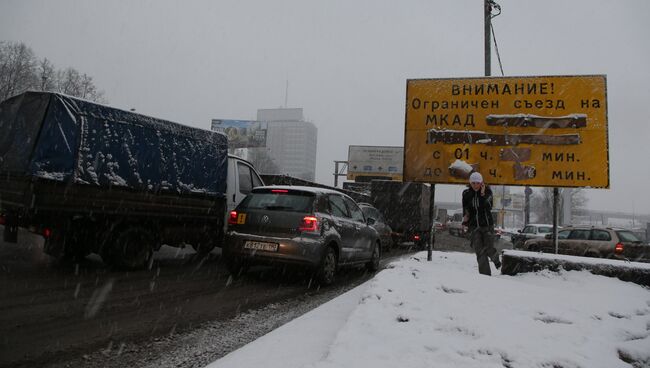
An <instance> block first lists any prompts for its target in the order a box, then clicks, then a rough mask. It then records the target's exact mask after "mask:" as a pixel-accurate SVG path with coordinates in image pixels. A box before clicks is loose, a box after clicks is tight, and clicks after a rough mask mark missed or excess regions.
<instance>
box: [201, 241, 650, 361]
mask: <svg viewBox="0 0 650 368" xmlns="http://www.w3.org/2000/svg"><path fill="white" fill-rule="evenodd" d="M626 362H632V363H633V365H630V364H628V363H626ZM255 366H257V367H265V368H274V367H278V368H280V367H282V368H291V367H309V368H320V367H372V368H382V367H391V368H392V367H481V368H485V367H499V368H503V367H511V368H515V367H564V368H569V367H570V368H574V367H575V368H577V367H584V368H592V367H607V368H613V367H628V368H629V367H631V366H634V367H650V289H648V288H644V287H642V286H639V285H636V284H633V283H629V282H623V281H619V280H618V279H613V278H607V277H603V276H595V275H592V274H590V273H589V272H587V271H580V272H578V271H569V272H567V271H563V272H559V273H556V272H550V271H541V272H538V273H530V274H521V275H518V276H514V277H511V276H504V275H495V276H492V277H487V276H481V275H479V274H478V271H477V266H476V260H475V257H474V255H472V254H467V253H442V252H434V253H433V261H432V262H427V261H426V252H423V253H418V254H416V255H415V256H411V257H408V258H405V259H402V260H399V261H396V262H394V263H393V264H392V265H391V266H390V267H389V268H388V269H386V270H383V271H381V272H379V273H378V274H377V275H376V277H375V278H374V279H373V280H371V281H369V282H367V283H365V284H363V285H361V286H359V287H357V288H356V289H353V290H351V291H349V292H348V293H346V294H344V295H342V296H340V297H338V298H336V299H334V300H332V301H330V302H328V303H326V304H324V305H322V306H321V307H319V308H317V309H315V310H313V311H311V312H309V313H307V314H305V315H303V316H301V317H299V318H297V319H295V320H293V321H292V322H290V323H288V324H286V325H284V326H282V327H280V328H278V329H276V330H274V331H273V332H271V333H269V334H267V335H265V336H263V337H261V338H259V339H258V340H256V341H254V342H252V343H250V344H248V345H246V346H244V347H242V348H241V349H239V350H236V351H234V352H232V353H231V354H229V355H227V356H225V357H223V358H222V359H220V360H218V361H216V362H214V363H213V364H211V365H210V366H209V367H211V368H217V367H221V368H225V367H238V368H239V367H255Z"/></svg>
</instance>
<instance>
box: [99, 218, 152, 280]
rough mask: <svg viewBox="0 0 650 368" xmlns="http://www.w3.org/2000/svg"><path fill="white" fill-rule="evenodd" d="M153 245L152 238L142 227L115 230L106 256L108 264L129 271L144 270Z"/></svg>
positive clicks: (149, 258)
mask: <svg viewBox="0 0 650 368" xmlns="http://www.w3.org/2000/svg"><path fill="white" fill-rule="evenodd" d="M153 243H154V241H153V236H152V235H151V233H150V232H149V231H147V230H146V229H145V228H143V227H139V226H136V227H126V228H122V229H117V233H116V234H115V235H114V236H113V237H112V239H111V242H110V244H109V251H108V254H106V255H107V256H108V257H107V258H108V262H109V263H110V264H112V265H115V266H117V267H120V268H126V269H130V270H133V269H139V268H144V267H145V266H146V265H147V264H148V263H149V260H151V257H152V256H153V248H154V247H153ZM103 257H104V255H102V258H103Z"/></svg>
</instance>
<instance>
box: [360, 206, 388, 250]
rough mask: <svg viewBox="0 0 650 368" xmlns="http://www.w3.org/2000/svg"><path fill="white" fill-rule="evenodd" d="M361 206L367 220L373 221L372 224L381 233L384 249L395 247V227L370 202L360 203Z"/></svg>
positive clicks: (380, 238) (380, 237)
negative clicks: (392, 227)
mask: <svg viewBox="0 0 650 368" xmlns="http://www.w3.org/2000/svg"><path fill="white" fill-rule="evenodd" d="M359 208H361V211H362V212H363V215H364V216H365V217H366V220H367V221H370V222H373V224H372V225H371V226H372V227H373V228H375V230H377V233H378V234H379V240H380V241H381V248H382V250H385V251H390V250H391V248H392V247H393V229H391V227H390V225H388V224H387V223H386V219H385V218H384V215H382V214H381V212H379V210H378V209H376V208H375V207H373V206H372V205H371V204H369V203H359Z"/></svg>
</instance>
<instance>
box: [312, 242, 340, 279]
mask: <svg viewBox="0 0 650 368" xmlns="http://www.w3.org/2000/svg"><path fill="white" fill-rule="evenodd" d="M337 264H338V259H337V257H336V252H335V251H334V248H332V247H327V249H325V254H324V255H323V259H322V260H321V262H320V265H319V266H318V270H317V275H316V276H317V277H316V278H317V279H318V281H319V282H320V283H321V284H322V285H331V284H332V283H333V282H334V277H335V276H336V268H337V266H338V265H337Z"/></svg>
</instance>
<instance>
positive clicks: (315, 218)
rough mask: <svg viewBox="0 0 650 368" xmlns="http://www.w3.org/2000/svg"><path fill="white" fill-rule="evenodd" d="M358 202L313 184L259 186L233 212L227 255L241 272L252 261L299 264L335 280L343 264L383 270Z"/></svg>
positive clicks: (321, 278)
mask: <svg viewBox="0 0 650 368" xmlns="http://www.w3.org/2000/svg"><path fill="white" fill-rule="evenodd" d="M371 225H372V220H370V221H368V220H366V218H365V216H364V215H363V212H362V211H361V209H360V208H359V206H358V205H357V203H355V202H354V200H353V199H352V198H350V197H348V196H347V195H345V194H342V193H340V192H337V191H334V190H329V189H324V188H315V187H302V186H267V187H258V188H255V189H253V191H252V192H251V193H250V194H248V195H247V196H246V198H244V200H243V201H242V202H241V203H240V204H239V206H237V208H236V209H235V210H234V211H232V212H231V213H230V217H229V219H228V231H227V233H226V241H225V244H224V248H223V255H224V259H225V262H226V266H227V267H228V269H229V271H230V272H231V273H232V274H234V275H238V274H240V273H241V272H242V271H245V270H246V268H247V266H250V265H253V264H298V265H304V266H307V267H309V268H311V269H312V270H313V271H314V274H315V276H316V277H317V280H318V281H319V282H320V283H321V284H324V285H327V284H331V283H332V282H333V281H334V277H335V274H336V271H337V270H338V268H339V267H340V266H342V265H359V264H362V265H365V266H366V267H367V268H368V269H369V270H372V271H375V270H377V269H378V268H379V260H380V257H381V242H380V240H379V235H378V234H377V231H376V230H375V229H374V228H373V227H372V226H371Z"/></svg>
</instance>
